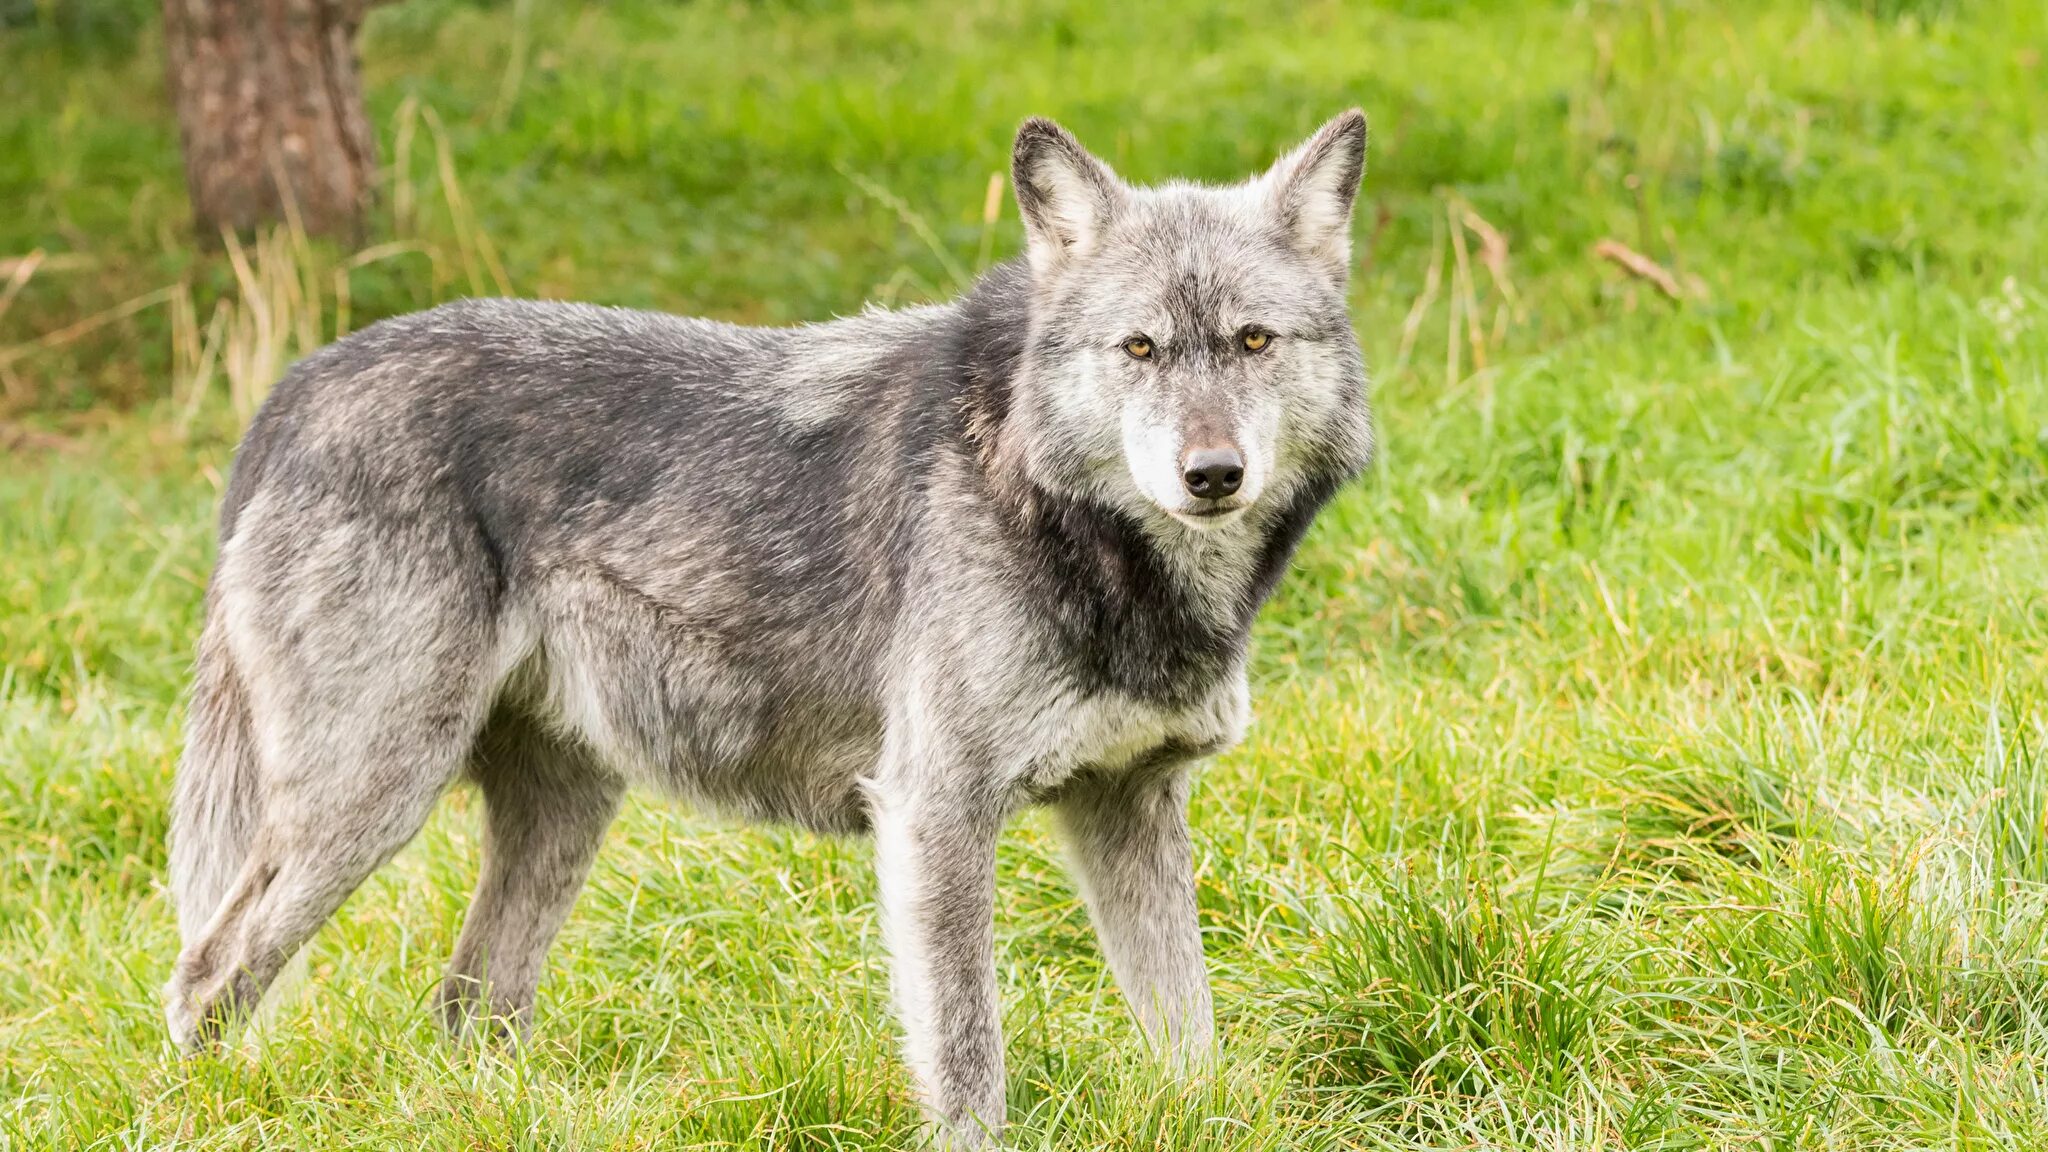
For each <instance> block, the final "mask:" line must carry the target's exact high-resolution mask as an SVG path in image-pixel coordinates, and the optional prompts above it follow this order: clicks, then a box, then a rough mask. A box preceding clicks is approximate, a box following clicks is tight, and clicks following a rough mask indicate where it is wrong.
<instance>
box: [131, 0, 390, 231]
mask: <svg viewBox="0 0 2048 1152" xmlns="http://www.w3.org/2000/svg"><path fill="white" fill-rule="evenodd" d="M367 7H368V4H367V3H366V0H164V47H165V50H166V53H167V55H168V57H169V61H168V63H169V77H170V88H171V99H172V102H173V104H174V105H175V106H176V108H177V112H178V131H179V135H180V136H181V137H182V138H183V141H184V146H185V183H186V187H187V188H188V189H189V190H190V192H191V195H192V215H193V222H194V224H195V225H196V226H197V228H198V230H199V234H200V236H201V237H202V238H204V239H217V238H218V237H219V235H220V232H221V230H222V229H223V228H226V229H231V230H234V231H236V232H242V231H246V230H248V229H251V228H254V227H255V226H257V225H259V224H262V223H265V222H269V221H274V220H280V219H283V218H284V217H285V206H286V202H287V197H289V202H290V203H291V205H292V206H294V207H295V208H296V209H297V211H298V214H299V217H300V219H301V220H303V221H304V222H305V226H306V230H307V231H308V232H312V233H315V234H318V235H325V236H334V237H339V238H342V239H345V240H349V241H360V240H361V238H362V232H363V213H364V210H365V208H366V207H367V206H368V204H369V201H370V196H371V191H372V188H373V183H372V181H373V180H374V178H375V175H376V168H377V153H376V138H375V136H374V135H373V134H372V133H371V131H370V123H369V120H368V118H367V117H365V116H364V114H363V94H362V82H361V79H360V77H359V76H358V73H357V68H356V42H355V41H356V29H357V28H358V27H359V26H360V25H361V24H362V20H363V13H364V11H365V9H366V8H367Z"/></svg>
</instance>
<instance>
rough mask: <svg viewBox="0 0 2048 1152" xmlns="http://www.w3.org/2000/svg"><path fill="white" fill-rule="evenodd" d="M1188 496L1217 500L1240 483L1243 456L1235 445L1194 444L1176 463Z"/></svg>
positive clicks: (1233, 490)
mask: <svg viewBox="0 0 2048 1152" xmlns="http://www.w3.org/2000/svg"><path fill="white" fill-rule="evenodd" d="M1180 468H1181V472H1180V480H1181V483H1183V484H1185V485H1187V487H1188V494H1189V495H1190V496H1199V497H1201V498H1202V499H1204V500H1221V499H1223V498H1224V497H1225V496H1229V495H1231V494H1233V493H1235V492H1236V491H1237V487H1238V485H1240V484H1242V483H1244V457H1243V456H1242V455H1241V454H1240V453H1239V452H1238V450H1237V449H1235V448H1197V449H1195V450H1194V451H1193V452H1190V453H1188V454H1187V458H1186V459H1184V460H1182V461H1181V464H1180Z"/></svg>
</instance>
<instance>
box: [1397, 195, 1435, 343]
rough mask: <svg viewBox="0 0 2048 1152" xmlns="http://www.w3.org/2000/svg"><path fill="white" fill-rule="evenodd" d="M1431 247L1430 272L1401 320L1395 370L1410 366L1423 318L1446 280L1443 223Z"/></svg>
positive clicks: (1433, 304) (1427, 313)
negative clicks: (1432, 251) (1433, 252)
mask: <svg viewBox="0 0 2048 1152" xmlns="http://www.w3.org/2000/svg"><path fill="white" fill-rule="evenodd" d="M1431 247H1432V248H1433V249H1434V250H1435V253H1436V254H1435V256H1433V257H1432V258H1431V260H1430V263H1429V272H1428V274H1427V275H1425V276H1424V277H1423V280H1422V291H1421V292H1419V293H1417V294H1416V296H1415V303H1414V304H1412V305H1410V306H1409V308H1408V316H1407V318H1406V319H1404V320H1402V321H1401V347H1400V350H1399V351H1398V352H1396V353H1395V354H1394V371H1396V372H1399V371H1400V370H1401V369H1403V368H1405V367H1407V366H1408V357H1409V355H1410V354H1411V353H1413V352H1414V351H1415V338H1416V337H1417V336H1418V335H1420V334H1421V332H1422V320H1423V318H1424V317H1425V316H1428V315H1429V310H1430V308H1432V307H1434V306H1435V304H1436V294H1437V291H1438V290H1439V289H1440V288H1442V287H1443V281H1444V231H1443V226H1442V223H1441V222H1439V223H1438V225H1437V228H1436V239H1435V241H1434V243H1433V244H1432V245H1431Z"/></svg>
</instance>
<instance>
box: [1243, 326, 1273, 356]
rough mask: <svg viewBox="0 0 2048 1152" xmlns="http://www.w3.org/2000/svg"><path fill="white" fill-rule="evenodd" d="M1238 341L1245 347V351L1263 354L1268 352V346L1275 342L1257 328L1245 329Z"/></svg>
mask: <svg viewBox="0 0 2048 1152" xmlns="http://www.w3.org/2000/svg"><path fill="white" fill-rule="evenodd" d="M1237 339H1238V342H1239V343H1241V344H1243V345H1244V350H1245V351H1247V352H1263V351H1265V350H1266V345H1268V344H1271V343H1272V342H1273V337H1272V336H1270V335H1268V334H1267V333H1264V332H1261V331H1259V330H1258V329H1257V328H1247V329H1245V330H1244V334H1243V335H1241V336H1239V337H1238V338H1237Z"/></svg>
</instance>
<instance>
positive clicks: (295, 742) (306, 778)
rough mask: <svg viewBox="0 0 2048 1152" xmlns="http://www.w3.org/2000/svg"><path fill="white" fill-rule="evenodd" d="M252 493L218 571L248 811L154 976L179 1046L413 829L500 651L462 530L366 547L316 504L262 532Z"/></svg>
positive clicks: (265, 976) (351, 524) (246, 1003)
mask: <svg viewBox="0 0 2048 1152" xmlns="http://www.w3.org/2000/svg"><path fill="white" fill-rule="evenodd" d="M260 503H261V502H260V501H258V502H252V503H251V504H250V505H249V506H248V507H247V508H245V509H244V511H243V514H242V519H243V524H242V530H241V533H240V535H238V536H237V537H236V538H235V539H234V541H233V542H231V543H230V544H229V545H228V546H227V547H226V549H225V550H224V552H223V555H222V560H221V564H220V566H219V568H218V569H217V570H216V572H215V592H216V595H217V596H218V597H219V608H220V614H221V616H220V618H221V620H222V622H223V624H222V626H223V627H224V629H225V632H224V638H225V641H226V643H227V644H228V646H229V648H231V649H232V653H233V658H234V661H235V666H236V668H237V671H238V674H239V677H240V682H241V683H242V684H243V685H244V686H245V688H246V690H247V719H248V732H249V738H250V740H251V742H252V744H253V746H254V749H255V760H254V772H253V779H252V780H251V781H250V782H249V785H248V786H249V788H250V789H251V790H252V792H253V794H254V795H253V803H252V804H251V805H250V807H251V809H252V811H253V813H254V819H253V821H252V822H251V823H252V827H251V829H250V831H249V835H248V840H247V844H248V847H247V851H246V853H245V854H244V855H242V857H241V861H240V868H239V870H238V871H237V872H236V873H235V874H234V878H233V880H232V882H231V883H229V884H228V885H227V888H226V891H225V894H224V895H222V896H221V898H220V900H219V903H218V905H217V906H216V907H215V908H214V909H213V910H212V914H211V917H210V918H209V919H207V920H205V922H204V924H203V926H201V927H199V928H198V930H197V931H196V932H193V933H191V934H190V935H189V938H188V941H187V943H186V946H185V949H184V951H183V952H182V953H181V954H180V955H179V957H178V961H177V964H176V966H175V968H174V969H173V971H172V974H171V980H170V983H169V984H168V985H167V986H166V988H165V989H164V995H165V1014H166V1017H167V1019H168V1022H169V1024H170V1028H171V1034H172V1037H173V1039H175V1040H176V1041H177V1042H178V1043H179V1044H180V1045H182V1046H184V1047H187V1048H192V1047H197V1046H200V1045H205V1044H211V1043H216V1042H218V1041H219V1040H221V1039H222V1038H223V1034H224V1032H225V1031H226V1029H227V1028H228V1027H229V1026H230V1025H231V1024H236V1023H239V1022H240V1021H241V1020H242V1019H244V1018H246V1016H247V1015H248V1013H250V1012H251V1011H252V1010H253V1009H254V1008H255V1007H256V1005H257V1004H258V1002H259V1001H260V999H261V998H262V995H263V992H264V989H265V988H267V987H268V986H269V984H270V983H271V981H272V980H273V979H275V978H276V977H277V975H278V972H279V970H280V969H282V968H283V967H284V965H285V964H286V962H287V961H289V960H290V959H291V958H292V956H293V954H294V953H296V952H297V951H298V950H299V948H300V946H301V945H303V944H305V942H306V941H307V940H308V939H309V938H310V937H311V936H312V935H313V933H314V932H316V931H318V930H319V928H320V926H321V925H322V924H324V923H326V921H327V919H328V918H329V917H330V916H332V915H333V914H334V912H335V910H336V909H337V908H339V907H340V906H341V903H342V901H344V900H346V899H347V898H348V896H349V893H351V892H353V891H355V889H356V887H357V886H358V885H360V884H361V883H362V882H363V881H364V880H365V879H366V878H367V877H368V876H369V875H370V873H372V872H374V871H376V870H377V868H378V867H379V866H380V865H382V864H383V863H384V862H385V861H386V860H389V859H390V858H391V857H392V856H393V855H394V854H395V853H397V851H398V850H399V849H400V848H402V847H404V846H405V844H406V842H407V841H409V840H411V839H412V838H413V836H414V835H416V834H417V833H418V832H419V830H420V826H421V825H423V824H425V823H426V820H427V816H428V814H429V813H431V812H432V811H433V808H434V803H435V801H436V800H437V799H439V797H440V795H441V793H442V792H443V791H444V790H446V788H447V787H448V785H449V784H450V783H451V782H453V780H454V779H455V776H456V774H457V773H458V772H459V771H461V768H462V764H463V761H464V758H465V757H466V756H467V755H468V753H469V750H470V746H471V744H472V743H473V742H474V741H475V740H476V737H477V733H478V731H479V730H480V729H481V728H482V727H483V726H484V721H485V719H486V717H487V716H488V714H489V711H490V704H491V699H492V697H493V696H495V695H496V693H497V690H498V686H499V685H498V681H499V679H500V676H501V672H500V670H499V665H500V664H502V663H503V662H504V657H503V655H502V654H501V653H499V651H498V648H499V646H500V642H501V638H500V636H499V631H498V628H497V626H496V623H495V621H494V620H493V618H492V606H491V603H490V601H489V597H488V591H487V589H488V583H487V581H486V580H485V579H483V577H484V575H485V574H486V573H487V569H486V568H484V566H483V565H482V564H481V562H480V561H479V560H477V558H476V556H475V555H472V554H470V553H469V552H466V551H464V550H463V549H464V548H467V547H469V545H468V544H467V543H466V539H467V538H465V537H462V536H459V535H454V536H446V537H436V538H430V539H425V540H424V541H422V542H414V541H406V543H407V544H408V545H411V544H414V543H418V545H419V546H418V547H410V548H404V549H387V550H385V551H376V550H368V551H366V550H365V547H364V542H363V541H364V534H365V530H364V529H363V527H362V517H359V516H357V517H350V516H344V515H339V514H335V513H333V512H332V510H331V509H324V508H323V507H322V506H319V505H314V506H312V507H310V508H309V509H297V510H294V515H293V518H292V519H291V520H290V523H291V525H292V527H293V530H292V531H290V532H273V531H268V530H265V529H264V527H263V525H262V523H261V517H260V516H258V512H259V511H260V507H259V506H260ZM323 517H325V518H323ZM384 527H386V528H388V527H389V526H384ZM373 535H374V534H373ZM428 545H432V546H433V547H434V548H438V549H439V551H434V550H433V548H429V547H428Z"/></svg>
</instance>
